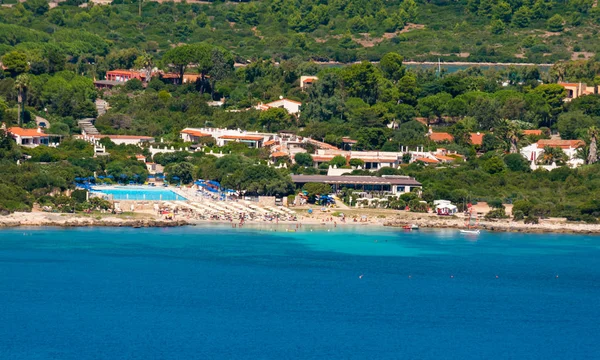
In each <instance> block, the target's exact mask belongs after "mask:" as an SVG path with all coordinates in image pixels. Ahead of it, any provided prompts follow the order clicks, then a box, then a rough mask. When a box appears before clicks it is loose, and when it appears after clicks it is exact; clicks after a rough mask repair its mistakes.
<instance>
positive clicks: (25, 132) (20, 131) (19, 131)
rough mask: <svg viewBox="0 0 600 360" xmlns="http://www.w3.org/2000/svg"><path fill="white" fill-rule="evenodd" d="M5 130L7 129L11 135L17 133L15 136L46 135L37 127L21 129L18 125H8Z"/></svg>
mask: <svg viewBox="0 0 600 360" xmlns="http://www.w3.org/2000/svg"><path fill="white" fill-rule="evenodd" d="M6 131H8V132H9V133H11V134H13V135H17V136H21V137H23V136H30V137H47V136H48V135H46V134H44V133H43V132H41V130H38V129H23V128H20V127H18V126H15V127H9V128H8V129H7V130H6Z"/></svg>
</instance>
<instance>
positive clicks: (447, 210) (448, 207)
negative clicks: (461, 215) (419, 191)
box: [433, 200, 458, 215]
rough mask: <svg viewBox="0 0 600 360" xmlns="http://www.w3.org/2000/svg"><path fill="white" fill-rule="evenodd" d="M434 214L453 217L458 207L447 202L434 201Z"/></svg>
mask: <svg viewBox="0 0 600 360" xmlns="http://www.w3.org/2000/svg"><path fill="white" fill-rule="evenodd" d="M433 205H434V206H435V213H436V214H438V215H454V214H456V213H457V212H458V207H456V205H453V204H452V203H451V202H450V201H449V200H434V201H433Z"/></svg>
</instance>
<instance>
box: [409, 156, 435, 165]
mask: <svg viewBox="0 0 600 360" xmlns="http://www.w3.org/2000/svg"><path fill="white" fill-rule="evenodd" d="M415 161H422V162H424V163H428V164H437V163H438V162H439V161H437V160H434V159H430V158H426V157H420V158H416V159H415Z"/></svg>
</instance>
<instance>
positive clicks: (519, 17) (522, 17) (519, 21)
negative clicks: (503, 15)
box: [512, 6, 533, 28]
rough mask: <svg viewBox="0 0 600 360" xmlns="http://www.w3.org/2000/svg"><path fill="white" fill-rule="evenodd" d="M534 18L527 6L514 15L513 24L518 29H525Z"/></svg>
mask: <svg viewBox="0 0 600 360" xmlns="http://www.w3.org/2000/svg"><path fill="white" fill-rule="evenodd" d="M532 16H533V14H532V13H531V10H530V9H529V8H528V7H527V6H521V7H520V8H519V9H518V10H517V11H515V13H514V14H513V17H512V23H513V24H515V25H516V26H517V27H520V28H525V27H527V26H529V23H530V22H531V17H532Z"/></svg>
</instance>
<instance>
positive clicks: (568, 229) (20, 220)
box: [0, 210, 600, 234]
mask: <svg viewBox="0 0 600 360" xmlns="http://www.w3.org/2000/svg"><path fill="white" fill-rule="evenodd" d="M354 211H357V210H354ZM358 211H360V210H358ZM348 212H349V211H345V213H348ZM362 212H363V213H369V212H370V211H369V210H367V211H362ZM379 212H380V213H381V212H382V211H379ZM386 215H387V216H382V215H376V214H371V218H370V219H369V220H368V221H364V222H353V221H351V220H350V221H346V222H342V221H339V220H338V219H337V218H336V219H334V220H333V221H327V220H326V219H327V218H331V216H330V214H328V213H323V214H316V216H311V217H299V219H298V221H279V222H275V221H273V222H269V221H247V222H245V224H244V225H246V226H247V227H249V228H253V227H257V226H258V227H260V226H270V227H271V226H277V227H286V226H287V228H288V229H289V228H290V227H292V228H294V227H296V229H298V226H300V227H303V226H309V227H313V228H314V227H321V228H323V229H330V228H335V227H340V228H347V227H365V228H369V227H374V226H375V227H388V228H398V229H399V230H400V229H401V228H402V227H403V226H404V225H408V224H415V225H418V226H419V227H420V228H423V229H426V228H427V229H455V230H460V229H464V227H465V226H464V219H462V218H459V217H456V216H453V217H439V216H435V215H432V214H419V213H404V212H403V213H400V214H398V213H397V212H388V214H386ZM349 217H350V216H348V218H349ZM203 225H221V226H225V227H227V226H228V225H229V226H231V228H232V229H240V228H243V227H239V225H238V224H237V223H236V222H233V223H232V222H230V221H220V220H196V219H186V218H184V217H181V218H179V219H175V220H164V219H161V218H159V217H156V216H153V215H151V214H146V213H138V214H135V215H125V216H123V215H118V216H117V215H105V216H96V217H94V216H90V215H82V214H55V213H39V212H32V213H14V214H11V215H6V216H0V230H1V229H2V228H17V227H34V228H35V227H63V228H73V227H130V228H150V227H156V228H164V227H179V226H203ZM478 228H479V229H481V230H486V231H492V232H515V233H536V234H542V233H554V234H600V224H585V223H568V222H566V221H564V220H562V219H543V220H540V223H539V224H524V223H523V222H513V221H510V220H506V219H505V220H498V221H481V222H480V223H479V225H478Z"/></svg>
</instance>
